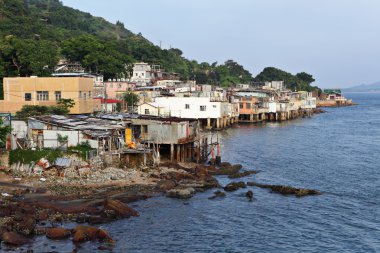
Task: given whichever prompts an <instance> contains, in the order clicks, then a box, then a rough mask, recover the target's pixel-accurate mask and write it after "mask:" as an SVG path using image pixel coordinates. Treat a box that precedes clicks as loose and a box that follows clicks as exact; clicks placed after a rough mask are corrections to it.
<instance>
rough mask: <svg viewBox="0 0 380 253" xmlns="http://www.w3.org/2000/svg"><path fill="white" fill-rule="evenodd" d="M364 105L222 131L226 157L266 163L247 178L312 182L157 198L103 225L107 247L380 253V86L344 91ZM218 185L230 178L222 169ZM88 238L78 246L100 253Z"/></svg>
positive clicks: (39, 245) (43, 243)
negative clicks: (290, 192) (379, 89)
mask: <svg viewBox="0 0 380 253" xmlns="http://www.w3.org/2000/svg"><path fill="white" fill-rule="evenodd" d="M346 95H347V96H348V97H350V98H353V99H354V101H355V102H357V103H359V104H360V105H358V106H354V107H344V108H331V109H327V113H325V114H320V115H315V116H313V117H312V118H305V119H299V120H294V121H289V122H286V123H267V124H263V125H240V126H238V127H234V128H231V129H228V130H227V131H224V132H222V133H220V135H219V137H220V138H221V141H222V143H223V146H222V159H223V160H225V161H230V162H231V163H240V164H242V165H243V166H244V168H245V169H258V170H261V171H262V172H261V173H260V174H257V175H253V176H251V177H247V178H243V180H244V181H253V180H255V181H256V182H260V183H268V184H282V185H291V186H295V187H305V188H311V189H317V190H320V191H322V192H323V193H324V194H323V195H321V196H311V197H304V198H296V197H293V196H289V197H285V196H282V195H278V194H274V193H270V191H269V190H267V189H259V188H255V187H253V188H249V189H251V190H253V192H254V201H253V202H248V201H247V199H246V198H245V197H244V195H245V192H246V191H247V190H248V189H243V190H240V191H237V192H234V193H228V196H227V197H226V198H224V199H216V200H209V199H208V197H209V196H211V195H212V191H209V192H206V193H200V194H197V195H196V196H195V197H194V198H192V199H191V200H186V201H183V200H177V199H168V198H165V197H158V198H153V199H150V200H148V201H143V202H137V203H134V204H133V207H134V208H136V209H137V210H138V211H139V212H140V214H141V216H140V217H139V218H133V219H129V220H122V221H117V222H114V223H111V224H107V225H104V226H102V227H103V228H104V229H107V230H108V231H109V232H110V233H111V235H112V237H113V238H114V239H115V240H116V241H117V244H116V246H115V248H114V250H113V252H380V161H379V159H380V94H355V93H351V94H346ZM218 179H219V181H220V183H221V184H222V185H225V184H227V183H228V182H230V180H229V179H228V178H226V177H219V178H218ZM52 245H54V246H55V247H56V248H55V250H56V251H58V252H69V251H70V250H71V249H73V246H72V245H71V243H69V242H68V241H65V242H57V243H52V242H51V241H48V240H46V239H44V238H43V237H41V238H39V239H37V241H36V244H35V245H34V247H35V252H47V251H51V250H52V248H51V246H52ZM97 247H98V245H95V244H91V243H88V244H84V245H83V247H82V249H80V250H79V252H96V251H97Z"/></svg>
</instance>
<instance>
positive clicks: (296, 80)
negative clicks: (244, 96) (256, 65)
mask: <svg viewBox="0 0 380 253" xmlns="http://www.w3.org/2000/svg"><path fill="white" fill-rule="evenodd" d="M255 81H256V82H271V81H284V84H285V85H286V87H287V88H288V89H291V90H293V91H295V90H298V91H300V90H304V91H314V90H317V89H318V88H317V87H313V86H311V85H310V83H311V82H313V81H315V80H314V78H313V77H312V76H311V75H309V74H307V73H304V72H303V73H299V74H297V75H292V74H291V73H288V72H285V71H283V70H281V69H277V68H274V67H267V68H265V69H264V70H263V71H262V72H261V73H260V74H258V75H257V76H256V77H255Z"/></svg>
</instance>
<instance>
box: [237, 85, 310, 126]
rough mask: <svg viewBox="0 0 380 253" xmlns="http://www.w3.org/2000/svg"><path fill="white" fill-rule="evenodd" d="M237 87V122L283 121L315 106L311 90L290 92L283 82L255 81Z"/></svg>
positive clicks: (304, 112) (302, 113)
mask: <svg viewBox="0 0 380 253" xmlns="http://www.w3.org/2000/svg"><path fill="white" fill-rule="evenodd" d="M243 87H244V88H245V89H241V90H240V89H238V91H236V95H237V96H238V97H239V102H240V105H239V122H260V121H263V120H273V121H283V120H289V119H293V118H297V117H299V116H304V115H310V113H311V110H313V109H315V108H316V98H315V97H313V94H312V93H311V92H305V91H300V92H291V91H289V90H286V88H285V86H284V84H283V82H281V81H274V82H264V83H255V84H254V85H253V86H249V88H247V86H243Z"/></svg>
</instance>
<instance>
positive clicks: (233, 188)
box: [224, 182, 247, 192]
mask: <svg viewBox="0 0 380 253" xmlns="http://www.w3.org/2000/svg"><path fill="white" fill-rule="evenodd" d="M246 187H247V186H246V184H245V183H244V182H232V183H229V184H227V185H226V186H225V187H224V190H225V191H226V192H232V191H237V190H239V189H240V188H246Z"/></svg>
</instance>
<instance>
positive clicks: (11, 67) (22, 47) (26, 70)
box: [0, 36, 58, 76]
mask: <svg viewBox="0 0 380 253" xmlns="http://www.w3.org/2000/svg"><path fill="white" fill-rule="evenodd" d="M0 52H1V53H0V57H1V59H2V62H3V64H4V65H3V72H4V70H8V71H5V74H7V75H9V74H10V76H11V75H12V73H16V75H18V76H31V75H38V76H48V75H50V74H51V73H52V71H53V69H54V67H55V65H56V64H57V62H58V48H57V46H56V45H54V44H53V43H51V42H49V41H46V40H32V39H20V38H17V37H15V36H7V37H6V38H5V40H3V41H1V42H0Z"/></svg>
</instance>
